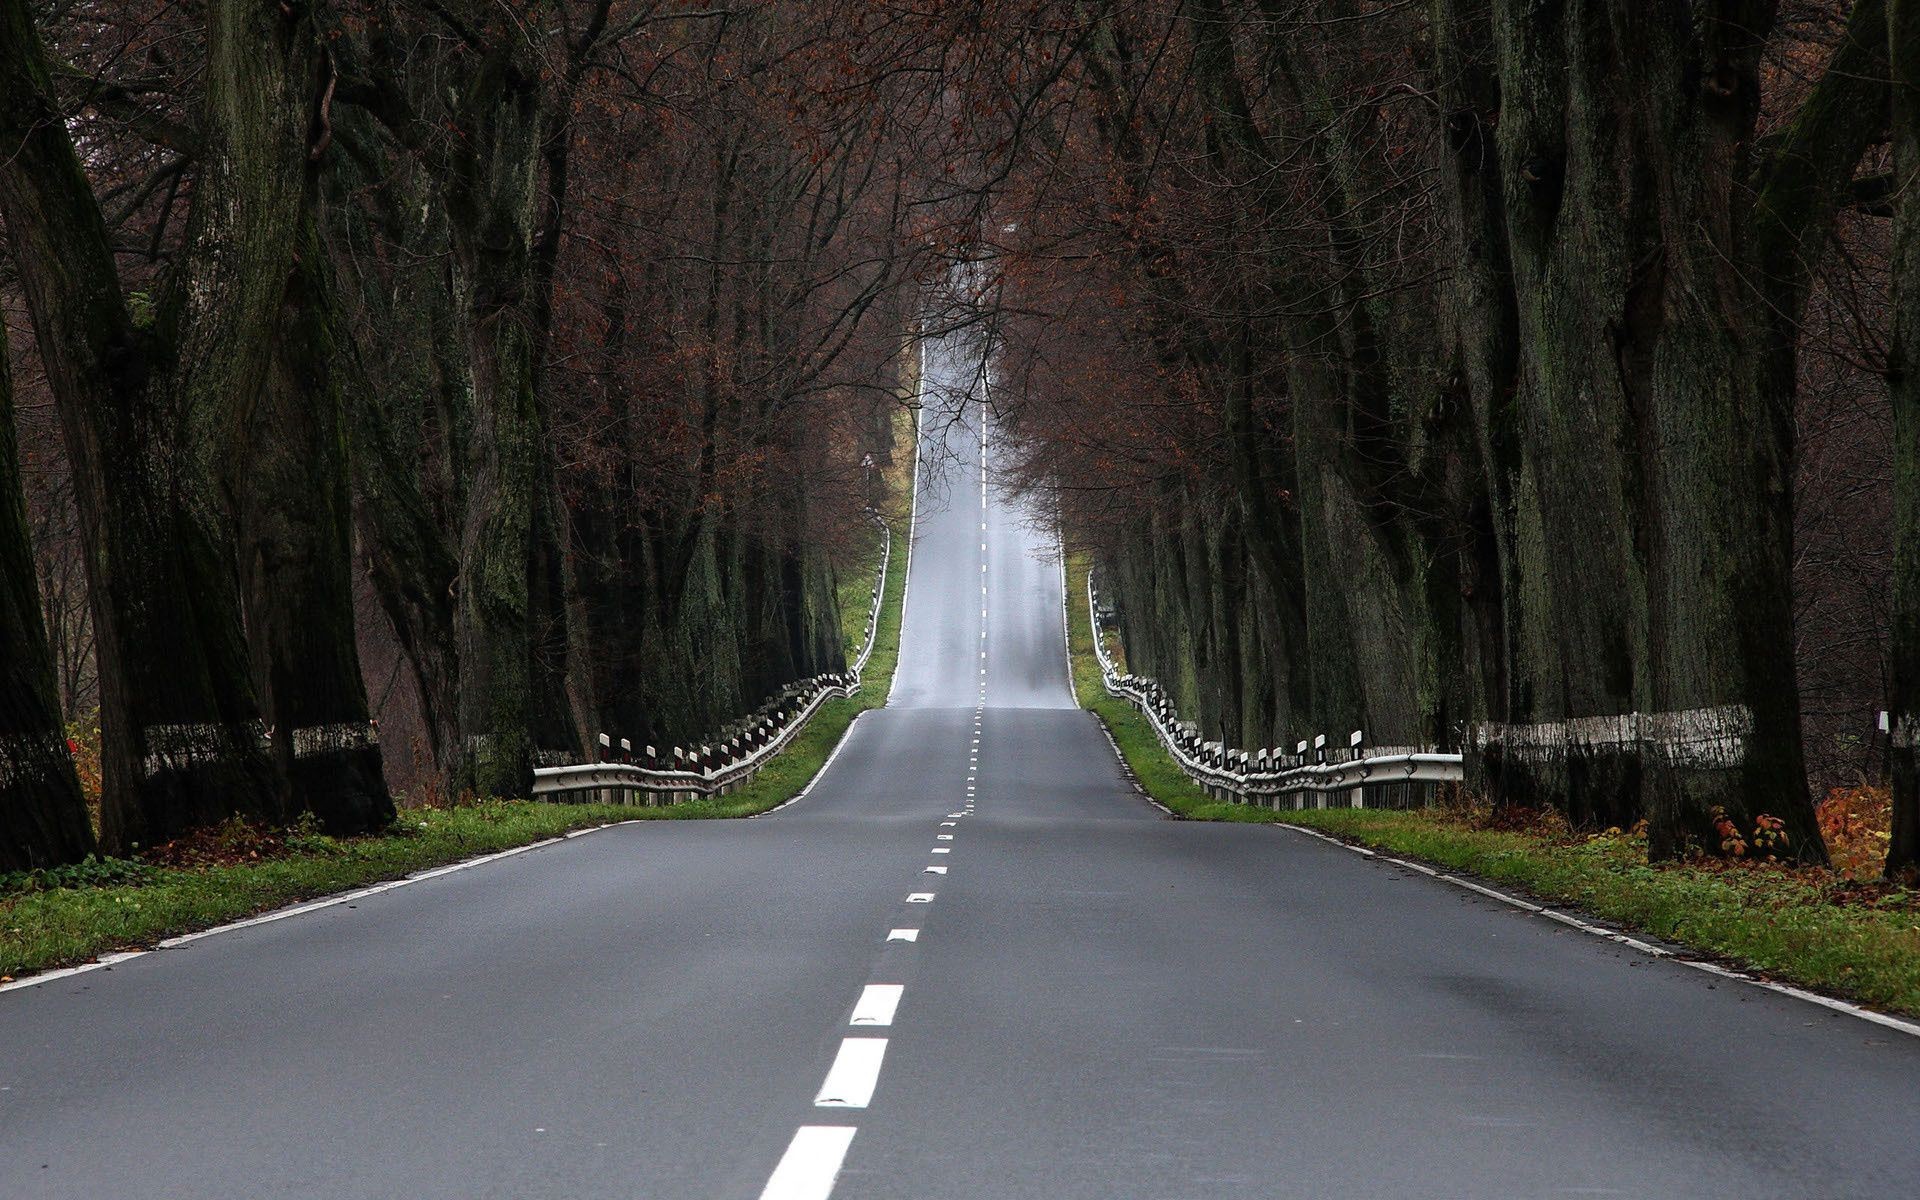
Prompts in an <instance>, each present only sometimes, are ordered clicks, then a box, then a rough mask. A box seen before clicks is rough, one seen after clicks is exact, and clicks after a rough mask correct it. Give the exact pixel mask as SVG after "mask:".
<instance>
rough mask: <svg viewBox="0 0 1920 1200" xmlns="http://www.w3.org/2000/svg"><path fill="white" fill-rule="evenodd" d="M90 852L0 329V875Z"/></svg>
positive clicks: (1, 329) (90, 830)
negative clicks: (31, 538) (30, 527)
mask: <svg viewBox="0 0 1920 1200" xmlns="http://www.w3.org/2000/svg"><path fill="white" fill-rule="evenodd" d="M91 853H93V827H92V826H91V825H90V824H89V823H88V821H87V806H86V802H85V801H84V800H83V799H82V798H81V795H80V780H79V778H78V777H77V776H75V774H74V771H73V757H72V755H70V754H69V753H68V752H67V739H66V735H65V733H64V731H63V730H62V729H61V728H60V704H59V700H58V698H57V697H56V695H55V693H54V687H53V658H52V656H51V655H50V653H49V652H48V649H47V633H46V626H45V624H44V623H43V622H42V621H41V615H40V590H39V588H38V586H37V585H36V583H35V575H34V566H33V547H32V546H31V545H29V544H28V541H27V512H26V506H25V502H24V498H23V496H22V493H21V490H20V460H19V455H18V453H17V447H16V446H15V444H14V426H13V375H12V372H11V371H10V370H9V368H8V363H7V338H6V329H5V327H4V326H0V871H24V870H29V869H31V868H34V867H51V866H57V865H59V864H61V863H69V862H77V861H79V860H80V859H82V858H85V857H86V856H87V855H89V854H91Z"/></svg>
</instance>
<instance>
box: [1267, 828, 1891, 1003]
mask: <svg viewBox="0 0 1920 1200" xmlns="http://www.w3.org/2000/svg"><path fill="white" fill-rule="evenodd" d="M1274 824H1276V825H1278V826H1279V827H1280V828H1282V829H1291V830H1293V831H1294V832H1295V833H1304V834H1306V835H1307V836H1308V837H1314V838H1319V839H1320V840H1321V841H1323V842H1327V843H1329V844H1331V845H1335V846H1338V847H1340V848H1341V849H1343V850H1351V851H1353V852H1354V853H1355V854H1360V855H1365V856H1367V857H1369V858H1377V859H1379V861H1381V862H1386V863H1392V864H1393V865H1394V866H1397V867H1408V868H1411V869H1412V870H1415V871H1418V872H1420V873H1421V874H1423V875H1429V876H1432V877H1433V878H1434V879H1436V880H1438V881H1440V882H1441V883H1450V884H1453V885H1454V886H1456V887H1462V888H1466V889H1467V890H1468V891H1471V892H1476V893H1478V894H1480V895H1482V896H1486V897H1488V898H1489V899H1493V900H1498V901H1500V902H1501V903H1502V904H1510V905H1512V906H1513V907H1515V908H1518V909H1523V910H1525V911H1527V912H1531V913H1536V914H1538V915H1540V916H1543V917H1545V918H1547V919H1548V920H1549V921H1557V922H1559V923H1560V924H1562V925H1565V926H1567V927H1569V928H1571V929H1577V930H1579V931H1580V932H1581V933H1585V934H1589V935H1591V936H1593V937H1597V938H1604V939H1605V940H1607V941H1609V942H1614V943H1616V944H1618V945H1621V946H1625V947H1627V948H1628V949H1631V950H1637V951H1639V952H1640V953H1642V954H1645V955H1647V956H1648V957H1649V958H1661V959H1665V960H1667V961H1668V962H1671V963H1677V964H1678V965H1680V966H1683V967H1692V968H1693V969H1694V970H1696V971H1705V972H1706V973H1707V974H1709V975H1717V976H1719V977H1720V978H1722V979H1731V980H1736V981H1738V982H1740V983H1747V984H1752V985H1753V986H1754V987H1757V988H1764V989H1766V990H1767V991H1769V992H1778V993H1779V994H1781V995H1782V996H1791V997H1793V998H1794V999H1796V1000H1804V1001H1806V1002H1807V1003H1809V1004H1817V1005H1819V1006H1820V1007H1822V1008H1827V1009H1832V1010H1833V1011H1834V1012H1837V1013H1844V1014H1845V1015H1847V1016H1850V1017H1858V1018H1860V1019H1861V1020H1862V1021H1868V1022H1871V1023H1873V1024H1875V1025H1880V1026H1884V1027H1885V1028H1887V1029H1892V1030H1896V1031H1898V1032H1900V1033H1904V1034H1908V1035H1910V1036H1913V1037H1920V1023H1915V1022H1912V1021H1904V1020H1901V1019H1900V1018H1899V1017H1894V1016H1889V1015H1887V1014H1886V1013H1883V1012H1875V1011H1874V1010H1873V1009H1870V1008H1862V1007H1860V1006H1859V1005H1857V1004H1850V1003H1848V1002H1847V1001H1845V1000H1836V999H1834V998H1833V997H1832V996H1822V995H1821V994H1819V993H1818V992H1809V991H1807V990H1806V989H1804V988H1797V987H1794V986H1793V985H1792V984H1786V983H1775V982H1774V981H1773V980H1771V979H1762V978H1760V977H1759V976H1756V975H1749V974H1747V973H1746V972H1744V971H1736V970H1733V969H1732V968H1730V967H1723V966H1721V965H1720V964H1719V963H1714V962H1707V961H1704V960H1702V959H1697V958H1687V957H1685V956H1683V955H1680V954H1676V953H1675V952H1673V951H1672V950H1668V949H1666V948H1665V947H1663V946H1656V945H1653V944H1652V943H1651V942H1644V941H1641V940H1640V939H1639V938H1636V937H1632V936H1630V935H1628V934H1624V933H1621V932H1619V931H1618V930H1614V929H1608V928H1606V927H1605V926H1602V925H1595V924H1594V923H1593V922H1591V921H1583V920H1581V919H1580V918H1578V917H1573V916H1569V915H1567V914H1566V913H1563V912H1556V911H1554V910H1553V909H1551V908H1543V907H1542V906H1540V905H1538V904H1534V903H1532V902H1530V901H1527V900H1522V899H1520V898H1519V897H1518V896H1510V895H1508V894H1507V893H1505V892H1501V891H1497V890H1495V889H1494V888H1490V887H1485V886H1483V885H1481V884H1478V883H1475V882H1473V881H1472V880H1470V879H1461V878H1460V877H1459V876H1457V875H1448V874H1444V873H1442V872H1440V871H1436V870H1434V869H1433V868H1432V867H1429V866H1426V865H1425V864H1423V863H1416V862H1409V861H1407V860H1406V859H1404V858H1391V857H1389V856H1387V855H1384V854H1378V853H1376V852H1375V851H1373V850H1369V849H1368V848H1367V847H1365V846H1355V845H1352V844H1350V843H1348V842H1343V841H1341V840H1340V839H1339V838H1337V837H1332V836H1330V835H1328V834H1324V833H1321V832H1320V831H1319V830H1317V829H1308V828H1307V827H1306V826H1304V825H1291V824H1288V823H1287V822H1285V821H1276V822H1274Z"/></svg>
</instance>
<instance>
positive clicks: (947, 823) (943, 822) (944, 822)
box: [940, 821, 953, 825]
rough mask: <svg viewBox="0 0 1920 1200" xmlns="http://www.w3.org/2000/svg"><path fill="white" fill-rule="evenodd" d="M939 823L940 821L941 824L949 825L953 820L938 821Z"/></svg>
mask: <svg viewBox="0 0 1920 1200" xmlns="http://www.w3.org/2000/svg"><path fill="white" fill-rule="evenodd" d="M940 823H941V824H942V825H951V824H953V822H952V821H942V822H940Z"/></svg>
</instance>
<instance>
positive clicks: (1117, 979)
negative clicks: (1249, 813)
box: [0, 346, 1920, 1200]
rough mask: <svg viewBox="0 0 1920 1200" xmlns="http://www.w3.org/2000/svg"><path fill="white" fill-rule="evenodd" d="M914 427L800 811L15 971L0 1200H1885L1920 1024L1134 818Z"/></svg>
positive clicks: (1049, 653) (1417, 879) (1912, 1103)
mask: <svg viewBox="0 0 1920 1200" xmlns="http://www.w3.org/2000/svg"><path fill="white" fill-rule="evenodd" d="M965 367H966V361H965V356H964V352H963V351H962V350H961V349H960V348H959V347H957V346H936V347H934V348H933V349H932V350H931V351H930V353H929V358H928V373H929V376H930V378H932V379H934V380H935V381H936V382H940V381H946V382H956V381H962V382H963V376H964V374H965ZM989 433H990V431H989ZM924 440H925V442H926V443H927V447H926V448H927V450H928V453H927V455H926V459H927V466H926V469H925V470H924V471H923V473H922V474H923V485H922V494H921V497H920V503H919V517H918V529H917V535H916V542H915V547H914V552H913V560H912V572H911V579H910V586H909V594H908V604H907V613H906V618H905V629H904V635H903V643H902V653H901V665H900V670H899V673H898V676H897V679H896V683H895V687H894V691H893V695H892V701H891V703H890V704H889V706H888V707H887V708H886V709H884V710H880V711H876V712H871V713H868V714H866V715H865V716H864V717H862V718H861V719H860V720H859V721H858V722H857V723H856V724H855V725H854V727H853V730H852V731H851V733H850V734H849V735H848V738H847V741H846V742H845V743H844V744H843V746H842V748H841V751H840V752H839V754H838V755H837V757H836V758H835V760H834V761H833V764H832V765H831V767H830V768H829V769H828V771H827V772H826V773H825V774H824V775H823V776H822V777H821V779H820V780H819V781H818V782H817V784H816V785H815V787H814V788H813V790H812V792H811V793H810V794H809V795H808V796H807V797H806V798H805V799H804V800H802V801H800V802H799V803H797V804H795V805H793V806H791V807H789V808H786V809H783V810H781V811H779V812H777V813H775V814H772V815H770V816H768V817H765V818H761V819H756V820H752V821H741V822H679V821H676V822H650V823H646V824H640V825H630V826H622V827H618V828H614V829H609V830H605V831H602V832H599V833H595V834H592V835H588V836H583V837H578V838H574V839H571V840H569V841H566V842H563V843H561V844H557V845H553V846H549V847H545V848H542V849H539V850H535V851H531V852H529V853H526V854H521V855H518V856H515V857H512V858H507V859H503V860H500V861H497V862H491V863H487V864H484V865H482V866H478V867H475V868H474V869H471V870H466V871H459V872H454V873H451V874H447V875H443V876H440V877H437V878H434V879H431V880H426V881H422V882H420V883H417V884H414V885H412V886H409V887H406V888H402V889H397V890H394V891H390V892H384V893H380V894H377V895H372V896H368V897H365V898H363V899H361V900H359V901H357V902H355V903H354V904H352V905H341V906H336V907H332V908H327V909H323V910H320V911H316V912H313V913H309V914H306V915H302V916H299V917H295V918H292V919H288V920H284V921H279V922H274V923H271V924H266V925H260V926H255V927H251V928H245V929H240V930H236V931H233V932H230V933H224V934H221V935H218V936H215V937H210V938H206V939H204V940H201V941H197V942H194V943H192V944H190V945H188V946H184V947H181V948H179V949H175V950H168V951H164V952H162V953H157V954H150V955H146V956H143V957H140V958H136V959H133V960H130V961H128V962H125V963H123V964H120V965H119V966H117V967H115V968H113V969H111V970H102V971H95V972H91V973H88V974H84V975H77V976H71V977H68V978H64V979H59V980H54V981H51V982H48V983H46V984H43V985H41V986H38V987H33V988H27V989H22V990H18V991H13V992H10V993H7V994H4V995H0V1197H7V1198H16V1197H17V1198H23V1200H24V1198H27V1197H36V1198H37V1197H89V1198H99V1197H116V1198H117V1197H149V1196H151V1197H169V1198H187V1197H218V1198H222V1200H226V1198H232V1197H313V1198H322V1197H324V1198H325V1200H347V1198H350V1197H368V1198H373V1197H409V1198H440V1197H444V1198H447V1200H479V1198H493V1197H499V1198H514V1200H532V1198H544V1197H555V1198H568V1200H582V1198H588V1197H608V1198H612V1197H622V1198H632V1197H649V1198H674V1197H686V1198H690V1200H691V1198H696V1197H697V1198H700V1200H709V1198H713V1197H720V1198H739V1200H754V1198H756V1197H761V1198H763V1200H824V1198H825V1197H827V1196H829V1195H831V1196H832V1197H834V1198H835V1200H855V1198H865V1200H882V1198H885V1200H906V1198H909V1197H911V1198H913V1200H941V1198H952V1200H993V1198H1006V1200H1028V1198H1031V1200H1077V1198H1086V1200H1095V1198H1098V1200H1111V1198H1114V1197H1138V1198H1141V1200H1148V1198H1151V1200H1170V1198H1175V1197H1194V1198H1205V1200H1213V1198H1228V1197H1231V1198H1241V1197H1245V1198H1248V1200H1252V1198H1260V1200H1268V1198H1272V1197H1315V1198H1319V1197H1419V1198H1421V1200H1427V1198H1431V1197H1536V1196H1539V1197H1547V1196H1644V1197H1735V1196H1738V1197H1748V1198H1757V1197H1776V1196H1777V1197H1783V1198H1784V1197H1793V1198H1801V1197H1855V1196H1859V1197H1867V1196H1873V1197H1884V1196H1892V1195H1906V1194H1912V1192H1913V1189H1914V1180H1916V1179H1920V1137H1916V1136H1915V1135H1916V1132H1920V1039H1915V1038H1910V1037H1907V1036H1905V1035H1902V1034H1899V1033H1896V1032H1892V1031H1888V1030H1886V1029H1882V1028H1879V1027H1877V1026H1873V1025H1870V1024H1867V1023H1865V1022H1862V1021H1859V1020H1857V1019H1854V1018H1851V1017H1848V1016H1845V1015H1841V1014H1836V1013H1832V1012H1829V1011H1827V1010H1824V1009H1820V1008H1817V1007H1815V1006H1812V1005H1809V1004H1806V1003H1803V1002H1800V1001H1797V1000H1794V999H1791V998H1788V997H1784V996H1780V995H1777V994H1773V993H1770V992H1765V991H1762V990H1760V989H1758V988H1753V987H1749V986H1745V985H1742V984H1738V983H1733V982H1729V981H1725V980H1715V979H1713V978H1710V977H1708V976H1706V975H1704V974H1701V973H1699V972H1696V971H1692V970H1688V969H1686V968H1684V967H1681V966H1677V965H1675V964H1673V963H1670V962H1665V961H1660V960H1656V959H1652V958H1649V957H1646V956H1644V955H1640V954H1637V953H1635V952H1633V951H1631V950H1629V949H1627V948H1624V947H1621V946H1618V945H1616V944H1613V943H1611V942H1606V941H1602V940H1600V939H1597V938H1593V937H1590V936H1587V935H1585V934H1582V933H1579V932H1577V931H1574V930H1571V929H1569V928H1567V927H1565V926H1562V925H1558V924H1555V923H1553V922H1550V921H1547V920H1543V919H1541V918H1538V917H1535V916H1531V915H1528V914H1525V913H1522V912H1519V911H1517V910H1514V909H1511V908H1508V907H1505V906H1502V905H1500V904H1498V903H1495V902H1493V901H1490V900H1487V899H1484V898H1481V897H1478V896H1475V895H1473V894H1472V893H1468V892H1465V891H1461V890H1459V889H1455V888H1450V887H1448V886H1446V885H1445V884H1442V883H1439V882H1436V881H1434V880H1432V879H1428V878H1426V877H1424V876H1421V875H1417V874H1414V873H1412V872H1409V871H1406V870H1404V869H1400V868H1395V867H1393V866H1391V865H1389V864H1384V863H1380V862H1377V861H1372V860H1364V859H1361V858H1360V857H1358V856H1356V855H1352V854H1348V853H1346V852H1344V851H1341V850H1339V849H1336V848H1334V847H1331V846H1328V845H1326V844H1325V843H1322V842H1319V841H1316V840H1313V839H1310V838H1306V837H1303V836H1299V835H1296V834H1291V833H1288V832H1286V831H1284V830H1279V829H1272V828H1258V827H1247V826H1227V825H1199V824H1185V823H1178V822H1173V821H1169V820H1164V819H1162V818H1161V817H1160V815H1159V813H1158V812H1157V811H1155V810H1154V809H1153V808H1152V807H1150V806H1149V805H1148V804H1147V803H1146V802H1145V801H1143V800H1141V799H1140V798H1139V797H1138V796H1136V795H1135V794H1134V793H1133V792H1132V791H1131V790H1130V789H1129V788H1128V787H1127V786H1126V784H1125V783H1124V781H1123V780H1122V779H1121V777H1120V775H1119V772H1118V770H1117V767H1116V763H1115V761H1114V757H1113V753H1112V750H1111V748H1110V747H1109V745H1108V743H1107V741H1106V739H1105V737H1104V736H1103V735H1102V734H1101V732H1100V730H1099V727H1098V725H1097V724H1096V723H1095V721H1094V720H1093V719H1092V718H1091V717H1090V716H1088V715H1086V714H1084V713H1082V712H1080V711H1078V710H1077V709H1075V708H1074V707H1073V706H1072V701H1071V697H1070V694H1069V690H1068V686H1067V676H1066V665H1065V657H1064V649H1063V645H1062V627H1061V596H1060V575H1059V568H1058V563H1057V562H1055V561H1054V560H1053V559H1052V558H1051V557H1050V555H1049V552H1048V544H1049V541H1050V538H1049V535H1048V534H1047V533H1046V532H1045V528H1046V527H1045V523H1044V521H1042V520H1039V519H1037V517H1036V515H1035V514H1033V513H1030V512H1028V511H1027V510H1026V509H1024V508H1023V506H1022V505H1021V504H1020V503H1019V502H1017V501H1015V500H1012V499H1009V498H1008V497H1005V496H1003V495H1001V494H999V493H998V491H997V490H996V489H994V488H992V487H991V486H990V485H989V484H987V483H984V482H983V474H982V471H981V464H982V462H983V461H989V460H990V458H991V446H990V445H989V446H988V447H987V451H986V453H987V458H986V459H983V457H982V438H981V432H980V427H979V424H978V423H977V419H976V418H975V417H974V416H973V415H972V414H971V413H968V414H965V415H957V416H954V417H953V419H951V420H949V419H941V418H939V417H937V416H936V417H932V418H930V419H929V423H928V432H927V435H926V437H925V439H924ZM983 589H984V590H983ZM983 656H984V657H983ZM909 939H910V940H909Z"/></svg>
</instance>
